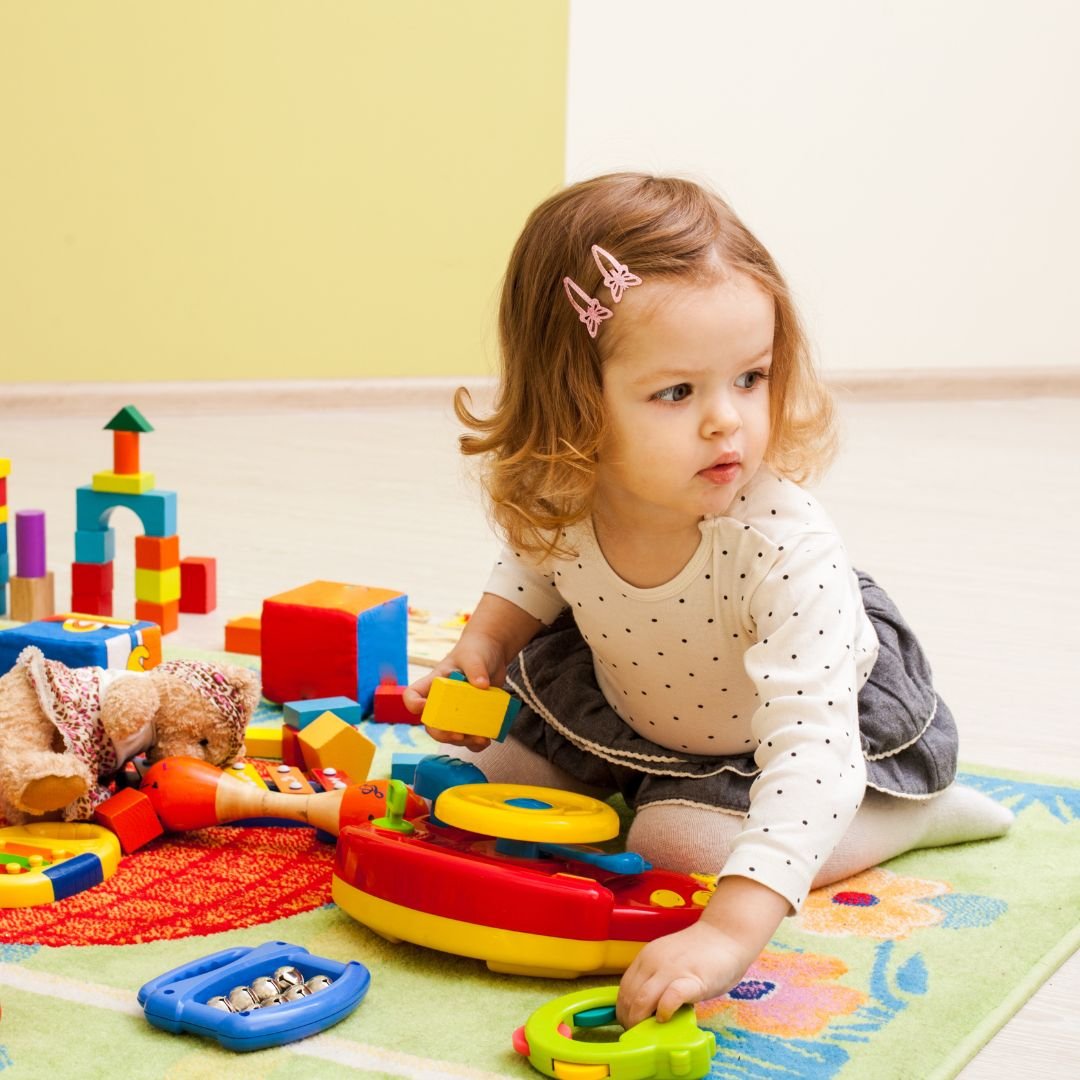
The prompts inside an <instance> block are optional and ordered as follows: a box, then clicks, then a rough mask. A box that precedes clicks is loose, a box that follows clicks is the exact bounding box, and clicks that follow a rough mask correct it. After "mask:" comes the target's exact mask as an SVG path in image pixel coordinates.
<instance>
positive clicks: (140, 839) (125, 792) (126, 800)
mask: <svg viewBox="0 0 1080 1080" xmlns="http://www.w3.org/2000/svg"><path fill="white" fill-rule="evenodd" d="M94 821H95V822H97V824H98V825H102V826H104V827H105V828H106V829H110V830H111V831H112V832H114V833H116V838H117V839H118V840H119V841H120V848H121V850H122V851H123V852H124V854H125V855H130V854H131V852H133V851H136V850H137V849H139V848H141V847H142V846H143V845H144V844H148V843H150V841H151V840H155V839H157V837H159V836H161V835H163V834H164V832H165V830H164V828H162V825H161V821H160V820H159V819H158V816H157V814H156V813H154V805H153V803H151V802H150V800H149V799H148V798H147V797H146V796H145V795H144V794H143V793H142V792H141V791H136V790H135V789H134V788H131V787H126V788H121V789H120V790H119V791H118V792H117V793H116V794H115V795H113V796H112V797H111V798H108V799H106V800H105V801H104V802H103V803H102V804H101V805H100V806H99V807H98V808H97V809H96V810H95V811H94Z"/></svg>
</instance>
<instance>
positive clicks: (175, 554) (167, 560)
mask: <svg viewBox="0 0 1080 1080" xmlns="http://www.w3.org/2000/svg"><path fill="white" fill-rule="evenodd" d="M179 565H180V537H179V536H175V535H174V536H136V537H135V566H136V567H137V568H138V569H139V570H171V569H172V568H173V567H174V566H179Z"/></svg>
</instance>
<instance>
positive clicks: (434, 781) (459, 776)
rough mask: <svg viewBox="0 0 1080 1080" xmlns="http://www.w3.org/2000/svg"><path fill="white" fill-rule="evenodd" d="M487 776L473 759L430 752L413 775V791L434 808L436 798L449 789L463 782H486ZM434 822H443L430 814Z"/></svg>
mask: <svg viewBox="0 0 1080 1080" xmlns="http://www.w3.org/2000/svg"><path fill="white" fill-rule="evenodd" d="M486 783H487V777H486V776H485V775H484V774H483V773H482V772H481V771H480V769H479V768H478V767H477V766H476V765H474V764H473V763H472V762H471V761H462V760H461V758H455V757H450V755H449V754H429V755H427V756H425V757H424V759H423V760H422V761H420V762H419V763H418V764H417V766H416V772H415V773H414V775H413V791H415V792H416V794H417V795H419V796H420V797H421V798H422V799H427V800H428V801H429V802H430V803H431V804H432V809H433V810H434V804H435V800H436V799H437V798H438V797H439V796H440V795H441V794H442V793H443V792H444V791H445V790H446V789H447V788H452V787H460V786H461V785H462V784H486ZM430 819H431V821H432V823H433V824H435V825H441V824H442V822H441V821H439V819H438V818H437V817H436V816H435V814H434V813H432V814H431V815H430Z"/></svg>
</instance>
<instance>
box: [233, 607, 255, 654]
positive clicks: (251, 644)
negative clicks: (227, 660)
mask: <svg viewBox="0 0 1080 1080" xmlns="http://www.w3.org/2000/svg"><path fill="white" fill-rule="evenodd" d="M261 637H262V634H261V629H260V622H259V617H258V615H241V616H240V618H239V619H230V620H229V621H228V622H227V623H226V624H225V651H226V652H234V653H243V654H244V655H245V656H260V655H261V654H262V642H261V640H260V639H261Z"/></svg>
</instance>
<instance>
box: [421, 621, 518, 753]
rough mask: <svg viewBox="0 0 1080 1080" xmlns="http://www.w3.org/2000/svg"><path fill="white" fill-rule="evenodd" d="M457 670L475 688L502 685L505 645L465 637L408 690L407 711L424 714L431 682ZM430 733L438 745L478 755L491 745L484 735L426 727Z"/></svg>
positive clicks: (477, 635)
mask: <svg viewBox="0 0 1080 1080" xmlns="http://www.w3.org/2000/svg"><path fill="white" fill-rule="evenodd" d="M454 671H460V672H461V673H462V674H463V675H464V676H465V678H466V679H468V680H469V682H470V683H471V684H472V685H473V686H475V687H478V688H479V689H481V690H486V689H488V687H490V686H502V684H503V680H504V679H505V678H506V659H505V653H504V651H503V646H502V644H501V643H500V642H499V641H497V640H496V639H494V638H491V637H489V636H488V635H486V634H483V633H472V634H469V633H465V634H463V635H462V638H461V641H459V642H458V643H457V645H455V646H454V648H453V649H452V650H451V651H450V652H449V653H447V655H446V656H444V657H443V659H442V660H441V661H440V662H439V663H438V664H437V665H436V667H435V668H434V670H433V671H432V672H431V674H430V675H426V676H425V677H424V678H422V679H418V680H417V681H416V682H414V683H413V684H412V685H411V686H409V687H407V688H406V690H405V693H404V694H403V695H402V700H403V701H404V702H405V708H407V709H408V710H409V712H412V713H417V714H420V713H422V712H423V711H424V705H425V704H426V702H427V695H428V691H429V690H430V689H431V683H432V681H433V680H434V679H435V678H436V677H437V676H440V675H441V676H443V677H446V676H448V675H450V674H451V672H454ZM425 727H426V725H425ZM427 732H428V734H429V735H430V736H431V737H432V738H433V739H435V740H436V742H442V743H450V744H451V745H452V746H464V747H465V748H466V749H468V750H472V751H475V752H479V751H480V750H483V749H484V747H486V746H488V745H489V744H490V743H491V740H490V739H487V738H484V737H483V736H482V735H462V734H461V733H460V732H457V731H442V730H440V729H439V728H432V727H427Z"/></svg>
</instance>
